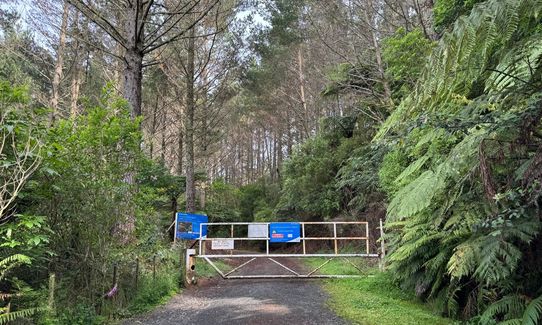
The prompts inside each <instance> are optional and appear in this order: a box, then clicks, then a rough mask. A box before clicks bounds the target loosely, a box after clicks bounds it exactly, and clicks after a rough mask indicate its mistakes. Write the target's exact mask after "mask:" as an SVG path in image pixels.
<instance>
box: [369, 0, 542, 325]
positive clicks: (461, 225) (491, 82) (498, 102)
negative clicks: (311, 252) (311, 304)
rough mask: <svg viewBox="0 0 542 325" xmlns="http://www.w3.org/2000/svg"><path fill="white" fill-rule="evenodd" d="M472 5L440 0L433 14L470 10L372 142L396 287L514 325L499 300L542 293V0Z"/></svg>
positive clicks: (450, 309)
mask: <svg viewBox="0 0 542 325" xmlns="http://www.w3.org/2000/svg"><path fill="white" fill-rule="evenodd" d="M473 4H474V2H462V1H440V2H437V8H436V15H437V18H438V17H439V15H441V14H443V12H446V13H445V14H446V15H448V16H449V17H453V16H454V15H455V14H453V12H454V10H455V9H454V8H456V9H457V8H459V7H462V8H464V9H465V8H468V9H469V10H470V8H473V9H472V11H470V15H468V16H463V17H460V18H458V19H457V21H455V23H454V27H453V30H451V31H450V32H449V33H446V34H444V35H443V37H442V40H441V41H440V43H439V45H438V46H437V47H436V48H435V49H434V51H433V53H432V55H431V59H430V61H429V63H428V65H427V67H426V68H425V69H424V70H423V73H422V74H421V79H420V82H419V83H417V85H416V87H415V91H414V92H413V93H412V94H410V95H409V96H408V97H406V98H405V99H404V100H403V101H402V102H401V103H400V104H399V106H398V108H397V109H396V110H395V111H394V112H393V113H392V115H391V116H390V117H389V118H388V120H387V121H386V123H385V124H384V125H383V126H382V127H381V129H380V130H379V133H378V135H377V137H376V139H375V141H377V143H380V144H381V145H388V146H389V148H390V151H389V153H388V154H387V155H386V156H385V157H384V159H383V163H382V167H381V169H380V172H379V175H380V180H381V184H382V187H383V188H384V189H385V190H386V192H387V193H388V195H390V196H391V201H390V203H389V206H388V216H387V223H386V227H387V229H388V231H387V241H388V243H389V246H390V250H389V253H390V254H389V257H388V261H389V262H390V264H389V268H390V271H391V272H392V274H393V275H394V277H395V279H396V280H398V281H399V282H400V283H401V284H402V285H403V287H405V288H407V289H409V290H413V291H414V292H415V293H416V294H417V295H418V296H420V297H422V298H424V299H430V300H432V301H434V303H435V305H436V306H439V308H440V309H441V310H442V311H443V312H446V313H448V314H449V315H453V316H462V317H465V318H469V317H472V316H474V315H476V314H479V313H481V311H483V310H484V309H485V308H486V307H487V306H489V305H491V306H493V307H489V309H487V310H488V311H487V314H486V315H485V316H483V317H482V318H484V319H486V320H488V319H490V320H491V321H499V320H509V321H510V322H511V323H514V322H516V321H514V320H513V319H519V318H521V314H522V313H523V311H524V309H525V307H524V306H525V305H526V304H525V301H523V302H521V303H518V302H517V301H518V300H517V299H516V298H514V299H515V300H514V299H512V298H503V297H514V296H517V295H518V292H521V295H523V296H525V297H532V296H536V295H539V294H540V290H541V289H542V288H541V287H540V282H539V281H537V280H536V278H537V277H539V276H540V270H538V269H537V267H535V266H534V265H537V264H539V263H540V257H539V256H538V255H537V254H536V253H533V252H535V251H537V250H539V248H540V245H541V243H540V235H539V233H540V230H541V227H542V225H541V222H540V218H539V212H538V208H537V207H538V204H539V202H538V198H539V196H538V186H539V185H538V184H540V180H539V177H538V173H533V170H534V169H533V168H539V165H538V162H537V159H538V157H539V155H538V154H537V151H536V149H535V148H538V147H539V145H540V140H539V139H538V138H537V137H536V136H532V134H536V133H538V132H539V131H538V130H539V129H540V128H541V125H540V117H541V116H540V107H541V106H540V105H541V104H542V101H541V97H540V96H541V94H540V92H539V89H540V86H541V83H540V81H541V78H540V76H541V67H540V62H542V53H541V52H540V46H538V45H537V44H538V42H539V41H538V40H539V39H540V35H539V32H540V31H539V28H538V27H537V24H538V23H539V20H540V18H539V17H540V14H541V13H542V3H540V1H537V0H521V1H516V0H514V1H508V0H504V1H495V0H490V1H486V2H484V3H481V4H478V5H476V6H474V7H473V6H472V5H473ZM439 8H440V9H439ZM439 10H443V11H442V12H439ZM450 19H452V21H453V20H455V18H450ZM398 139H400V140H398ZM535 166H536V167H535ZM532 254H534V255H532ZM521 295H520V296H521ZM522 299H523V298H522ZM527 300H530V299H527ZM497 301H500V303H498V302H497ZM492 303H496V304H495V305H492ZM512 303H513V304H512ZM535 305H536V303H535ZM518 306H523V307H521V308H519V307H518ZM492 310H493V311H492ZM536 310H537V307H533V308H531V309H530V312H529V315H531V316H527V317H531V318H532V317H533V315H535V316H534V317H538V316H536V315H538V314H537V311H536ZM509 311H512V312H511V314H508V312H509ZM503 317H504V319H503ZM532 319H534V318H532ZM488 321H489V320H488Z"/></svg>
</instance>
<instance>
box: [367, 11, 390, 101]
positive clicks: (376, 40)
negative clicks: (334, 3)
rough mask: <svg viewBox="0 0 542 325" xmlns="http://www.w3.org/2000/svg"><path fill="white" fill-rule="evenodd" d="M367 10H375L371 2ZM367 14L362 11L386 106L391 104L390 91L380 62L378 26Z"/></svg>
mask: <svg viewBox="0 0 542 325" xmlns="http://www.w3.org/2000/svg"><path fill="white" fill-rule="evenodd" d="M369 8H375V6H374V5H373V3H372V2H370V3H369ZM367 12H368V10H363V14H364V15H365V20H366V22H367V25H369V26H370V27H371V28H370V29H371V39H372V41H373V47H374V53H375V58H376V65H377V69H378V77H379V78H380V82H381V83H382V87H383V88H384V101H385V102H386V104H392V99H391V89H390V85H389V83H388V80H387V79H386V75H385V69H384V61H383V60H382V49H381V47H380V43H379V37H378V35H377V32H376V31H377V30H379V28H378V26H375V25H377V23H376V22H375V20H374V17H369V14H368V13H367Z"/></svg>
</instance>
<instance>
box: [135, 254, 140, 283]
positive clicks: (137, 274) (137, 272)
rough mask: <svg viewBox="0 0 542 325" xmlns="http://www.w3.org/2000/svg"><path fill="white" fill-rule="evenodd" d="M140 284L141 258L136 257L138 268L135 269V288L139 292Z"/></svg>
mask: <svg viewBox="0 0 542 325" xmlns="http://www.w3.org/2000/svg"><path fill="white" fill-rule="evenodd" d="M138 282H139V257H136V267H135V288H136V291H137V288H138Z"/></svg>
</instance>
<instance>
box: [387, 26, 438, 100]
mask: <svg viewBox="0 0 542 325" xmlns="http://www.w3.org/2000/svg"><path fill="white" fill-rule="evenodd" d="M434 45H435V44H434V42H433V41H431V40H428V39H427V38H425V35H424V34H423V32H422V31H421V30H420V29H415V30H413V31H410V32H406V31H405V30H404V29H403V28H400V29H398V30H397V31H396V32H395V34H394V35H393V36H390V37H388V38H386V39H385V40H384V43H383V48H382V57H383V59H384V61H385V62H386V64H387V65H388V68H387V69H386V73H387V75H388V77H389V78H390V80H391V81H393V86H394V87H393V88H394V95H395V97H397V98H398V99H401V98H403V97H405V96H406V95H408V94H409V93H410V91H411V90H412V89H413V88H414V86H415V85H416V82H417V81H418V79H419V77H420V75H421V74H422V71H423V69H424V67H425V64H426V62H427V57H428V56H429V55H430V53H431V51H432V49H433V47H434Z"/></svg>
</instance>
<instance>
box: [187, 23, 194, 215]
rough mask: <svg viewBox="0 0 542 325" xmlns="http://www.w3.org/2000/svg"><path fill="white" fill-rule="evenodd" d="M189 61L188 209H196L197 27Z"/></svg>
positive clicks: (192, 33) (191, 31)
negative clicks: (195, 85) (195, 86)
mask: <svg viewBox="0 0 542 325" xmlns="http://www.w3.org/2000/svg"><path fill="white" fill-rule="evenodd" d="M187 54H188V60H187V61H188V62H187V65H186V117H185V127H186V130H185V137H186V211H187V212H195V211H196V184H195V179H194V111H195V110H196V103H195V96H194V82H195V80H194V73H195V67H194V60H195V28H192V29H191V30H190V38H189V39H188V49H187Z"/></svg>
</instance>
